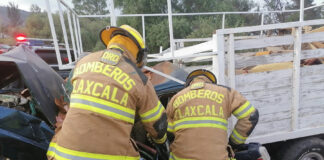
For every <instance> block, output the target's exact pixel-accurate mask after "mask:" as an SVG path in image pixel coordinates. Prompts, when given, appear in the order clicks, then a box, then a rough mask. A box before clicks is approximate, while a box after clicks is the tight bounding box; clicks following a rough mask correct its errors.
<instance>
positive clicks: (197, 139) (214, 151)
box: [167, 79, 258, 160]
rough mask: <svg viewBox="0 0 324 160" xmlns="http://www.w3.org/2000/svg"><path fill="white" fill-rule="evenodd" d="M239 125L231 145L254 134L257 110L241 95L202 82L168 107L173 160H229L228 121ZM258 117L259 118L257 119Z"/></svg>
mask: <svg viewBox="0 0 324 160" xmlns="http://www.w3.org/2000/svg"><path fill="white" fill-rule="evenodd" d="M231 114H233V115H234V116H236V117H237V119H238V121H237V123H236V125H235V128H234V130H233V131H232V133H231V136H230V141H231V142H233V143H234V144H242V143H244V142H245V140H246V138H247V137H248V136H249V134H250V133H251V131H252V130H253V128H254V126H255V124H256V123H257V119H258V118H255V119H256V121H255V120H251V115H254V114H257V110H256V109H255V108H254V107H253V106H252V105H251V104H250V102H249V101H247V100H246V99H245V98H244V97H243V96H242V95H241V94H240V93H239V92H237V91H235V90H233V89H230V88H228V87H224V86H218V85H214V84H211V83H206V82H204V81H203V80H201V79H199V80H198V81H194V82H192V83H191V85H190V86H188V87H187V88H185V89H183V90H182V91H180V92H178V93H177V94H176V95H175V96H174V97H173V98H172V99H171V100H170V102H169V103H168V106H167V116H168V131H169V132H171V133H173V134H174V136H175V137H174V141H173V143H172V144H171V147H170V151H171V153H170V159H195V160H198V159H201V160H206V159H213V160H227V159H228V153H227V150H226V147H227V144H228V138H227V126H228V122H227V119H228V118H229V117H230V116H231ZM253 117H255V116H253Z"/></svg>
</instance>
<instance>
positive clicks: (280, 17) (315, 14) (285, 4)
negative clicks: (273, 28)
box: [265, 0, 321, 24]
mask: <svg viewBox="0 0 324 160" xmlns="http://www.w3.org/2000/svg"><path fill="white" fill-rule="evenodd" d="M313 5H314V0H304V7H305V8H307V7H310V6H313ZM299 8H300V0H291V1H286V0H265V9H267V10H284V9H286V10H293V9H297V10H298V9H299ZM319 18H321V7H318V8H314V9H310V10H307V11H305V12H304V20H310V19H319ZM298 20H299V12H294V13H272V14H268V15H267V17H266V23H268V24H269V23H284V22H291V21H298Z"/></svg>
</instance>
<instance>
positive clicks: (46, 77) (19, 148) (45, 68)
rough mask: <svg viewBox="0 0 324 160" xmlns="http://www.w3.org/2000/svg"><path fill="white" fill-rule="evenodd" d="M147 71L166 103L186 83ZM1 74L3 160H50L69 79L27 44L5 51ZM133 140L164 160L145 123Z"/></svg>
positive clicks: (166, 69)
mask: <svg viewBox="0 0 324 160" xmlns="http://www.w3.org/2000/svg"><path fill="white" fill-rule="evenodd" d="M152 68H154V69H156V70H158V71H160V72H163V73H165V74H168V75H172V76H173V77H175V78H177V79H180V80H182V81H185V78H186V77H187V74H188V73H187V72H185V71H184V70H182V69H180V68H178V67H177V66H175V65H173V64H172V63H169V62H162V63H159V64H157V65H155V66H153V67H152ZM144 73H145V74H146V76H147V77H148V78H149V79H150V81H151V82H152V83H153V85H154V86H155V90H156V92H157V94H158V96H159V98H160V100H161V102H162V103H163V105H164V106H167V103H168V101H169V100H170V99H171V97H172V96H173V95H174V94H176V93H177V92H178V91H180V90H181V89H183V87H184V86H183V85H182V84H179V83H177V82H174V81H172V80H169V79H166V78H164V77H162V76H160V75H158V74H155V73H152V72H150V71H144ZM0 75H1V77H0V160H8V159H7V158H9V159H10V160H16V159H17V160H29V159H30V160H43V159H46V151H47V148H48V145H49V143H50V141H51V139H52V136H53V135H54V129H55V127H57V123H62V121H63V119H64V116H63V119H62V121H61V122H59V120H60V119H59V118H58V117H60V113H61V112H58V111H59V109H60V108H58V107H59V105H58V103H56V102H57V101H56V100H57V99H62V96H64V95H65V94H66V90H65V89H64V81H63V79H62V78H61V77H60V76H59V75H58V74H57V73H56V72H55V71H54V70H53V69H52V68H51V67H50V66H49V65H48V64H47V63H46V62H44V61H43V60H42V59H41V58H39V57H38V56H37V54H35V53H34V52H33V51H32V50H30V49H28V48H27V47H24V46H19V47H17V48H16V49H14V50H11V51H10V52H8V53H5V54H2V55H0ZM67 89H68V88H67ZM61 102H62V101H61ZM132 138H133V139H135V140H136V144H137V146H138V147H139V152H140V154H141V157H142V158H143V159H147V160H153V159H159V158H158V157H159V156H158V153H157V151H156V150H155V148H154V146H153V143H151V142H150V140H149V139H148V138H147V137H146V133H145V130H144V129H143V128H142V126H141V124H140V123H136V125H135V127H134V128H133V130H132ZM257 147H258V146H257ZM257 149H258V148H257ZM247 154H250V151H249V153H247ZM245 155H246V154H245Z"/></svg>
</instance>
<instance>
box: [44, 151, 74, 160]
mask: <svg viewBox="0 0 324 160" xmlns="http://www.w3.org/2000/svg"><path fill="white" fill-rule="evenodd" d="M47 156H50V157H54V158H55V159H56V160H70V159H67V158H64V157H61V156H59V155H57V154H56V153H55V152H53V151H47Z"/></svg>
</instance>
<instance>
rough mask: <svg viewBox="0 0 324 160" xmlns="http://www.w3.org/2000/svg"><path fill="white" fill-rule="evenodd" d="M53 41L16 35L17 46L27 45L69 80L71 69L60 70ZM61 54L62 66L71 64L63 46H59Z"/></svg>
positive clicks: (21, 34)
mask: <svg viewBox="0 0 324 160" xmlns="http://www.w3.org/2000/svg"><path fill="white" fill-rule="evenodd" d="M53 44H54V40H53V39H42V38H29V37H27V36H26V35H25V34H23V33H20V34H17V35H16V46H19V45H25V46H28V47H29V48H30V49H31V50H32V51H33V52H34V53H36V54H37V55H38V56H39V57H40V58H42V59H43V60H44V61H45V62H46V63H47V64H49V65H50V66H51V67H52V68H53V69H54V70H55V71H56V72H57V73H58V74H59V75H60V76H61V77H62V78H67V77H68V76H69V73H70V71H71V70H70V69H64V70H62V69H61V70H60V69H59V65H58V63H59V61H58V58H57V55H56V50H55V48H54V45H53ZM59 52H60V53H61V56H60V60H61V63H62V64H69V61H70V60H69V56H68V54H67V52H68V51H67V49H66V48H64V46H63V45H62V44H60V45H59ZM70 53H71V57H70V58H71V61H74V60H75V58H74V54H73V50H70Z"/></svg>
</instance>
